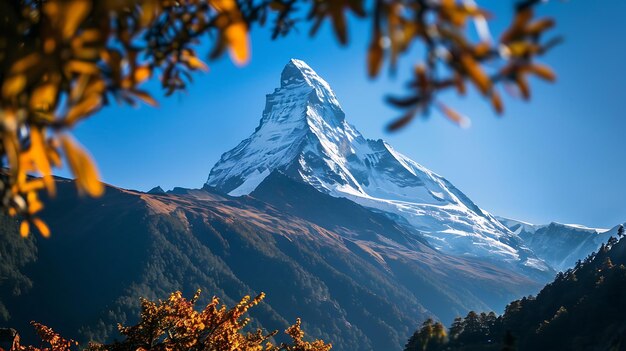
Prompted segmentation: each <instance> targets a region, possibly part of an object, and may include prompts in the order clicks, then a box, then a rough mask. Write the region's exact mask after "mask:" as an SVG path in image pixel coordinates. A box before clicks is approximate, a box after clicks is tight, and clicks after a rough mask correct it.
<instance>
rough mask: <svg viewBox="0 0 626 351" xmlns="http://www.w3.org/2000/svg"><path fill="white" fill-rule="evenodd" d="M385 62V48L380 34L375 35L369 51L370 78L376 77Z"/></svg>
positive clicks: (368, 68)
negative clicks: (381, 42)
mask: <svg viewBox="0 0 626 351" xmlns="http://www.w3.org/2000/svg"><path fill="white" fill-rule="evenodd" d="M382 63H383V48H382V46H381V45H380V35H375V36H374V39H373V40H372V44H371V45H370V48H369V50H368V52H367V73H368V74H369V76H370V78H373V77H376V76H377V75H378V72H379V71H380V67H381V66H382Z"/></svg>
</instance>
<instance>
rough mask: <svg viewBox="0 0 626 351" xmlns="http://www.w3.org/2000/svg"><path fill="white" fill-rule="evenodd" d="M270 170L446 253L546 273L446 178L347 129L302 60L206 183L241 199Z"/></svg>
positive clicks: (328, 92)
mask: <svg viewBox="0 0 626 351" xmlns="http://www.w3.org/2000/svg"><path fill="white" fill-rule="evenodd" d="M273 171H280V172H282V173H284V174H285V175H287V176H289V177H291V178H294V179H297V180H300V181H303V182H305V183H308V184H310V185H312V186H314V187H315V188H317V189H318V190H319V191H321V192H324V193H327V194H330V195H332V196H335V197H345V198H348V199H350V200H352V201H354V202H357V203H359V204H361V205H363V206H366V207H370V208H373V209H376V210H378V211H383V212H385V213H388V214H389V215H390V216H392V217H394V218H396V219H397V220H398V221H399V222H401V223H404V224H405V225H410V226H412V227H415V228H417V229H418V230H419V231H421V232H422V233H423V234H424V235H425V236H426V237H427V238H428V239H429V241H430V242H431V243H432V244H433V246H435V247H437V248H439V249H441V250H443V251H446V252H452V253H458V254H463V255H470V256H478V257H489V258H494V259H497V260H504V261H507V262H512V263H516V264H521V265H525V266H530V267H532V268H535V269H539V270H545V269H547V268H546V266H545V265H544V264H543V263H542V262H541V261H540V260H537V259H535V258H533V256H532V253H530V252H529V251H528V250H527V249H525V248H524V247H522V246H521V244H520V242H521V241H520V240H519V238H518V237H517V236H516V235H515V234H513V233H512V232H511V231H510V230H509V229H508V228H506V227H505V226H503V225H502V224H501V223H500V222H499V221H497V220H496V219H495V218H493V217H492V216H491V215H490V214H488V213H486V212H485V211H483V210H481V209H480V208H479V207H478V206H476V205H475V204H474V203H473V202H472V201H471V200H470V199H469V198H468V197H467V196H465V195H464V194H463V193H462V192H461V191H459V190H458V189H456V188H455V187H454V186H453V185H452V184H450V183H449V182H448V181H447V180H446V179H445V178H443V177H441V176H439V175H437V174H435V173H433V172H432V171H430V170H428V169H426V168H425V167H423V166H422V165H420V164H418V163H417V162H415V161H413V160H411V159H409V158H408V157H406V156H404V155H402V154H401V153H399V152H398V151H396V150H394V149H393V148H392V147H391V146H390V145H389V144H387V143H386V142H384V141H382V140H371V139H366V138H364V137H363V136H362V135H361V133H359V132H358V131H357V130H356V129H355V128H354V127H353V126H351V125H350V124H348V123H347V121H346V118H345V113H344V112H343V110H342V109H341V106H340V104H339V102H338V100H337V97H336V96H335V94H334V92H333V91H332V89H331V88H330V85H329V84H328V83H327V82H326V81H325V80H324V79H322V78H321V77H320V76H319V75H317V73H315V72H314V71H313V70H312V69H311V68H310V67H309V66H308V65H307V64H306V63H304V62H302V61H300V60H291V61H289V63H287V65H286V66H285V68H284V70H283V72H282V74H281V82H280V87H279V88H277V89H275V91H274V92H273V93H272V94H268V95H267V100H266V106H265V109H264V110H263V116H262V118H261V121H260V123H259V126H258V127H257V128H256V129H255V131H254V133H252V135H251V136H250V137H249V138H247V139H245V140H243V141H242V142H241V143H240V144H239V145H238V146H237V147H235V148H234V149H232V150H230V151H228V152H226V153H225V154H223V155H222V157H221V159H220V160H219V161H218V162H217V163H216V164H215V166H214V167H213V169H212V170H211V173H210V174H209V178H208V180H207V183H206V184H207V185H208V186H212V187H216V188H218V189H220V190H222V191H225V192H227V193H228V194H230V195H232V196H241V195H246V194H249V193H250V192H252V191H253V190H254V189H255V188H256V187H257V186H258V185H259V184H260V183H261V182H262V181H263V180H264V179H265V178H266V177H267V176H268V175H269V174H270V173H271V172H273Z"/></svg>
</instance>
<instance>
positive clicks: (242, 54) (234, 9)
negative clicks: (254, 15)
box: [209, 0, 250, 66]
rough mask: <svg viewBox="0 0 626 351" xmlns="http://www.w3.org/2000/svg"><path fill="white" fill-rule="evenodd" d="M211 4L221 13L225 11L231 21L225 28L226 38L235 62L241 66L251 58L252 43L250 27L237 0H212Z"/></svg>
mask: <svg viewBox="0 0 626 351" xmlns="http://www.w3.org/2000/svg"><path fill="white" fill-rule="evenodd" d="M209 3H210V4H211V6H212V7H213V8H214V9H215V10H217V11H218V12H219V13H225V14H227V15H228V17H229V18H230V21H231V23H230V24H228V26H227V27H226V28H225V29H224V38H225V39H226V42H227V43H228V49H229V53H230V57H231V59H232V60H233V62H235V64H237V65H239V66H241V65H245V64H246V63H248V60H249V59H250V43H249V38H248V28H247V26H246V23H245V22H244V21H243V18H242V16H241V12H240V11H239V7H238V6H237V2H236V1H235V0H210V1H209Z"/></svg>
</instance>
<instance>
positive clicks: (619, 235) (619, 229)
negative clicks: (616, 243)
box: [617, 224, 624, 239]
mask: <svg viewBox="0 0 626 351" xmlns="http://www.w3.org/2000/svg"><path fill="white" fill-rule="evenodd" d="M617 236H618V237H619V238H620V239H621V238H622V237H623V236H624V226H623V225H621V224H620V225H619V228H617Z"/></svg>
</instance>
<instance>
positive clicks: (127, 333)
mask: <svg viewBox="0 0 626 351" xmlns="http://www.w3.org/2000/svg"><path fill="white" fill-rule="evenodd" d="M199 296H200V291H199V290H198V292H197V293H196V294H195V295H194V296H193V298H192V299H186V298H184V297H183V296H182V293H181V292H180V291H177V292H175V293H172V294H171V295H170V297H169V298H168V299H166V300H158V301H149V300H147V299H142V300H141V314H140V318H139V322H138V323H137V324H136V325H133V326H129V327H126V326H122V325H119V326H118V329H119V332H120V334H121V335H122V336H123V339H122V340H121V341H117V342H113V343H110V344H101V343H94V342H92V343H90V344H89V345H88V347H87V348H86V349H85V350H84V351H166V350H167V351H190V350H206V351H209V350H210V351H328V350H330V349H331V345H330V344H327V343H325V342H324V341H322V340H315V341H313V342H309V341H305V340H304V332H303V331H302V329H301V322H300V319H297V320H296V322H295V323H294V324H293V325H292V326H290V327H289V328H287V330H285V333H286V334H287V335H288V336H289V338H290V339H291V341H290V342H289V343H279V344H275V343H274V342H273V341H272V339H273V337H274V336H275V335H276V334H277V332H276V331H274V332H270V333H266V332H264V331H263V330H261V329H257V330H255V331H246V329H247V328H246V326H247V325H248V323H249V322H250V319H249V318H247V317H244V315H245V314H246V313H247V312H248V310H249V309H250V308H251V307H253V306H255V305H257V304H258V303H259V302H261V301H262V300H263V298H264V297H265V294H263V293H261V294H260V295H258V296H257V297H255V298H250V296H245V297H244V298H243V299H241V301H240V302H239V303H238V304H237V305H236V306H234V307H232V308H230V309H229V308H227V307H226V306H225V305H223V304H221V303H220V301H219V299H218V298H217V297H213V299H212V300H211V302H210V303H209V304H208V305H207V306H206V307H204V308H203V309H202V310H199V311H198V310H196V308H195V305H196V302H197V300H198V297H199ZM32 325H33V327H34V328H35V330H36V331H37V334H38V335H39V337H40V338H41V341H42V342H43V344H45V346H40V347H34V346H23V345H21V344H20V342H19V337H18V340H16V342H15V343H14V344H13V348H12V349H11V350H10V351H70V350H73V349H76V348H77V347H78V346H77V345H78V344H77V343H76V342H75V341H73V340H68V339H64V338H63V337H61V336H60V335H59V334H58V333H56V332H54V330H52V329H51V328H49V327H47V326H44V325H42V324H39V323H35V322H32Z"/></svg>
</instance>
